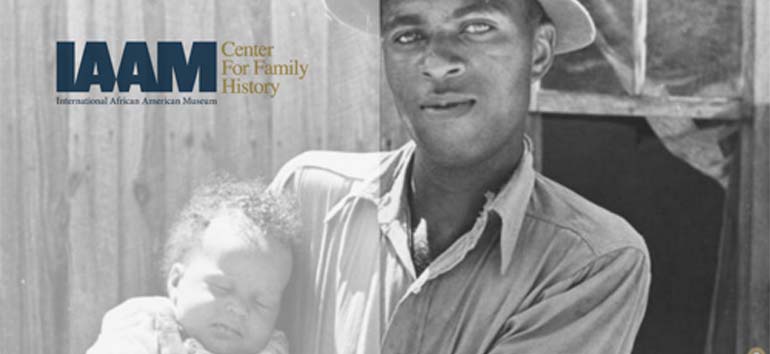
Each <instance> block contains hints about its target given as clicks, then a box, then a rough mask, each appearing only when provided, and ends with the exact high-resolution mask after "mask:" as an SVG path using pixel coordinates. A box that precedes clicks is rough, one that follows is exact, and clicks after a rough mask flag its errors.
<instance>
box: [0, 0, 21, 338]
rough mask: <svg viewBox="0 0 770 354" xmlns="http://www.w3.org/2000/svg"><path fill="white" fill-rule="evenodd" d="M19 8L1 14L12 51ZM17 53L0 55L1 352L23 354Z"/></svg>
mask: <svg viewBox="0 0 770 354" xmlns="http://www.w3.org/2000/svg"><path fill="white" fill-rule="evenodd" d="M16 11H17V5H16V3H15V2H9V6H8V10H7V11H6V12H5V13H3V14H0V17H2V19H3V23H4V24H6V26H7V29H8V30H7V31H0V39H1V40H2V43H7V45H8V46H9V47H11V48H15V46H17V45H18V42H17V41H18V40H19V39H18V38H19V37H18V36H17V35H18V33H17V29H18V28H19V27H20V26H19V25H18V24H17V23H16V16H15V15H14V14H15V13H16ZM16 53H17V52H16V51H15V50H7V51H2V52H0V73H2V75H3V77H6V78H11V79H10V80H2V81H0V105H2V107H6V111H5V114H1V115H0V124H2V126H1V127H0V129H1V130H0V131H1V133H0V134H1V135H0V165H2V166H3V168H2V172H0V284H6V285H4V286H0V311H2V314H3V315H2V316H0V352H2V353H21V348H22V341H23V339H24V337H23V335H22V333H23V330H22V328H23V323H22V319H23V315H24V314H23V312H22V311H23V307H22V301H21V300H22V296H21V295H22V292H21V283H20V281H21V271H22V268H21V257H22V255H23V252H22V250H21V248H20V246H21V244H22V239H21V223H20V221H21V219H22V214H21V209H20V208H19V207H18V201H19V200H21V185H20V171H21V166H20V163H21V141H20V140H21V139H20V135H21V133H20V124H21V120H20V118H19V112H18V108H19V107H18V106H17V104H16V103H17V101H18V100H19V94H20V92H19V90H18V89H17V88H16V87H15V83H16V82H17V81H16V78H17V76H18V70H17V68H18V61H17V57H16Z"/></svg>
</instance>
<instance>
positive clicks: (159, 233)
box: [122, 0, 168, 297]
mask: <svg viewBox="0 0 770 354" xmlns="http://www.w3.org/2000/svg"><path fill="white" fill-rule="evenodd" d="M137 6H139V7H140V8H141V9H142V10H143V11H142V13H143V15H142V29H141V31H143V33H144V36H145V37H143V38H145V39H146V40H147V42H148V43H157V42H158V41H160V40H167V38H166V36H165V28H166V25H165V21H166V12H167V11H168V10H167V9H166V7H165V3H164V2H160V1H153V0H140V1H139V4H138V5H137ZM149 49H150V55H153V53H156V52H157V50H156V48H155V47H154V46H152V45H151V46H149ZM165 113H166V107H165V106H157V105H153V106H148V107H145V108H144V110H143V117H142V118H141V121H142V128H141V131H140V133H141V136H142V138H141V142H142V143H141V146H138V145H137V146H134V148H137V149H140V154H141V155H140V161H139V166H138V167H137V170H136V176H135V177H134V179H133V181H131V182H130V188H131V198H132V202H134V201H135V202H136V204H137V208H138V209H139V213H140V214H141V215H140V216H139V217H140V218H141V223H142V224H143V225H145V226H146V227H147V232H148V233H147V234H144V235H131V234H129V233H126V234H125V235H124V238H125V239H130V238H141V239H142V240H141V241H135V242H136V243H134V244H132V245H133V246H134V247H136V248H137V250H138V252H137V253H136V254H135V255H134V256H132V257H126V258H124V259H125V260H124V263H123V269H122V271H123V274H124V276H123V279H126V280H129V279H130V281H131V282H136V283H135V284H136V286H137V287H136V288H128V286H129V285H130V283H129V284H126V288H124V289H126V290H124V294H123V296H124V297H127V296H132V295H134V293H133V292H132V290H130V289H133V290H135V291H136V292H137V293H142V294H145V292H144V290H146V291H147V292H149V293H151V294H164V293H165V287H164V286H163V282H162V276H161V274H160V271H159V269H158V268H159V259H160V255H161V251H162V245H163V241H164V240H165V234H166V229H167V222H166V219H167V217H166V209H167V208H166V148H165V143H166V119H165ZM126 129H128V127H126ZM134 139H135V137H134V138H128V139H126V140H124V146H126V148H130V146H129V145H128V144H129V143H130V142H131V141H132V140H134ZM125 187H126V188H129V186H125ZM124 244H125V245H127V246H128V245H129V244H130V243H128V241H126V242H124ZM143 252H149V254H144V253H143ZM133 269H138V270H139V272H140V274H134V273H132V272H131V271H132V270H133ZM145 287H147V288H145Z"/></svg>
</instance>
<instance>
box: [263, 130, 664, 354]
mask: <svg viewBox="0 0 770 354" xmlns="http://www.w3.org/2000/svg"><path fill="white" fill-rule="evenodd" d="M525 145H526V149H525V151H524V154H523V156H522V158H521V162H520V163H519V166H518V167H517V169H516V171H515V172H514V174H513V176H512V177H511V179H510V180H509V181H508V182H507V184H506V185H505V186H504V187H503V188H502V189H501V190H500V192H499V193H498V194H497V195H493V194H491V193H488V194H487V203H486V205H485V206H484V208H483V210H482V211H481V213H480V215H479V216H478V218H477V220H476V222H475V224H474V226H473V227H472V228H471V230H469V231H468V232H467V233H465V234H464V235H462V236H461V237H460V238H459V239H457V240H456V241H455V242H454V243H453V244H452V246H450V247H449V248H448V249H447V250H446V251H444V252H443V253H442V254H441V255H439V256H438V257H436V258H435V259H434V260H433V261H432V262H431V263H430V265H429V266H428V267H427V268H426V269H425V271H424V272H422V273H421V274H420V276H419V277H417V276H416V275H415V274H416V273H415V270H414V265H413V263H412V258H411V255H410V250H409V242H408V241H409V240H408V238H409V232H410V229H409V223H408V219H407V218H406V215H407V214H408V213H407V212H406V210H405V208H406V207H407V203H406V197H405V195H406V194H405V185H407V182H406V181H405V179H406V177H405V176H406V175H407V173H406V172H407V168H408V166H409V161H410V159H411V157H412V155H413V152H414V148H415V147H414V144H413V143H408V144H406V145H405V146H404V147H402V148H401V149H399V150H397V151H394V152H389V153H366V154H362V153H340V152H308V153H304V154H302V155H300V156H298V157H296V158H295V159H293V160H292V161H291V162H289V163H287V164H286V165H285V166H284V168H283V169H282V170H281V171H280V172H279V174H278V175H277V177H276V179H275V180H274V182H273V184H272V186H271V188H272V189H273V190H282V191H289V192H293V193H294V194H295V195H296V196H297V198H298V199H299V201H300V209H301V214H302V215H301V216H302V219H303V222H304V225H303V237H304V238H305V239H304V240H303V242H302V245H303V248H302V249H301V250H300V251H298V254H296V255H295V260H296V262H297V264H296V268H295V272H294V274H293V280H292V285H291V286H290V288H289V289H288V290H287V293H288V298H287V299H286V300H285V301H286V303H285V308H286V309H287V311H286V313H285V314H284V315H285V316H286V321H287V323H288V327H287V329H289V333H288V334H289V337H290V342H291V346H292V348H294V349H296V352H297V353H307V354H310V353H323V354H341V353H359V354H377V353H388V354H396V353H398V354H417V353H441V354H449V353H457V354H473V353H516V354H534V353H549V354H558V353H569V354H579V353H586V354H603V353H607V354H616V353H630V352H631V349H632V346H633V342H634V338H635V336H636V334H637V331H638V329H639V325H640V324H641V322H642V318H643V316H644V312H645V308H646V304H647V295H648V290H649V285H650V260H649V255H648V251H647V248H646V246H645V244H644V241H643V239H642V237H641V236H640V235H639V234H638V233H637V232H636V231H634V229H633V228H632V227H631V226H630V225H629V224H628V223H627V222H626V221H625V220H623V219H622V218H621V217H619V216H617V215H615V214H612V213H611V212H609V211H607V210H605V209H602V208H601V207H599V206H596V205H595V204H593V203H591V202H589V201H587V200H586V199H584V198H582V197H580V196H579V195H577V194H575V193H574V192H572V191H570V190H568V189H567V188H565V187H563V186H561V185H559V184H557V183H556V182H553V181H551V180H549V179H547V178H545V177H543V176H541V175H539V174H538V173H537V172H535V171H534V169H533V167H532V156H531V151H530V148H529V145H530V144H528V143H526V142H525Z"/></svg>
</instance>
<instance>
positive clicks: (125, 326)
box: [86, 297, 181, 354]
mask: <svg viewBox="0 0 770 354" xmlns="http://www.w3.org/2000/svg"><path fill="white" fill-rule="evenodd" d="M172 317H173V308H172V305H171V302H170V301H169V300H168V299H167V298H163V297H139V298H132V299H129V300H127V301H125V302H124V303H122V304H120V305H118V306H116V307H115V308H113V309H111V310H110V311H108V312H107V313H106V314H105V315H104V318H103V319H102V328H101V333H100V334H99V337H98V339H97V340H96V342H95V343H94V345H93V346H91V348H89V349H88V351H87V352H86V354H144V353H146V354H157V353H159V352H163V351H162V350H160V348H159V343H158V341H159V339H161V340H165V341H166V342H168V340H169V338H170V337H172V336H174V337H175V338H176V339H179V333H178V330H177V326H176V323H175V322H174V321H173V320H169V319H170V318H172ZM169 321H171V323H172V325H169ZM166 342H164V343H166ZM180 343H181V342H180Z"/></svg>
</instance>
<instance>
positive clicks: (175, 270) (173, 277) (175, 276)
mask: <svg viewBox="0 0 770 354" xmlns="http://www.w3.org/2000/svg"><path fill="white" fill-rule="evenodd" d="M183 275H184V265H182V264H181V263H174V265H172V266H171V269H169V270H168V276H167V277H166V291H167V292H168V298H169V299H171V302H172V303H176V297H177V292H178V291H177V289H178V288H179V281H180V280H182V276H183Z"/></svg>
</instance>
